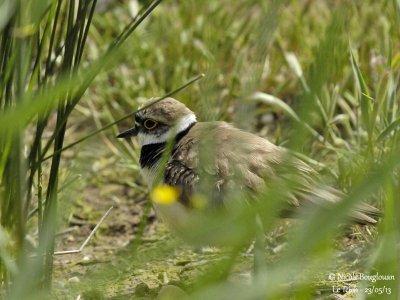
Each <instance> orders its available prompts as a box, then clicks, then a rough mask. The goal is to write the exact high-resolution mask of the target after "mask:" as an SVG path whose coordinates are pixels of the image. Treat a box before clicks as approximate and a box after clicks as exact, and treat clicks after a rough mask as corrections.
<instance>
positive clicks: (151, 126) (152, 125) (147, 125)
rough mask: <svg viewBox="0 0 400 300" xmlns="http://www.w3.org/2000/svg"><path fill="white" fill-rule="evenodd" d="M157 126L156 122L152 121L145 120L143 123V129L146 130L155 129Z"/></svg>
mask: <svg viewBox="0 0 400 300" xmlns="http://www.w3.org/2000/svg"><path fill="white" fill-rule="evenodd" d="M157 125H158V123H157V121H154V120H152V119H147V120H145V121H144V122H143V126H144V128H146V129H148V130H151V129H154V128H156V126H157Z"/></svg>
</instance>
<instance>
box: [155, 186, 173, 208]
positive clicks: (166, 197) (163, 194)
mask: <svg viewBox="0 0 400 300" xmlns="http://www.w3.org/2000/svg"><path fill="white" fill-rule="evenodd" d="M179 194H180V192H179V190H178V189H177V188H175V187H172V186H169V185H165V184H163V185H159V186H156V187H155V188H154V189H153V190H152V191H151V193H150V198H151V200H152V201H153V202H154V203H157V204H162V205H171V204H173V203H174V202H176V201H178V199H179Z"/></svg>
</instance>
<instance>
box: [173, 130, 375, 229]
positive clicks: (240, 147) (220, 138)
mask: <svg viewBox="0 0 400 300" xmlns="http://www.w3.org/2000/svg"><path fill="white" fill-rule="evenodd" d="M244 157H245V158H246V159H243V158H244ZM203 175H206V176H204V177H203ZM276 175H279V176H280V177H282V178H284V179H285V180H290V181H291V182H293V183H294V186H295V188H294V189H293V192H292V194H290V195H288V202H289V204H290V206H292V207H293V208H295V207H298V206H300V205H301V204H302V203H304V202H309V203H313V204H316V205H325V204H328V203H335V202H337V201H340V200H341V199H342V198H343V196H344V194H343V193H342V192H340V191H338V190H336V189H334V188H331V187H327V186H321V185H320V184H318V183H317V182H316V181H315V180H314V178H315V177H316V172H315V171H314V169H312V168H311V167H310V166H308V165H307V164H306V163H304V162H303V161H301V160H299V159H296V158H293V157H291V156H289V155H288V153H287V151H285V150H284V149H283V148H281V147H278V146H276V145H274V144H272V143H271V142H269V141H268V140H266V139H264V138H261V137H258V136H256V135H253V134H251V133H248V132H244V131H242V130H240V129H237V128H235V127H233V126H231V125H230V124H228V123H225V122H204V123H201V122H199V123H197V124H196V125H195V126H193V128H192V129H191V130H190V131H189V133H188V134H187V135H186V136H184V137H183V138H182V139H181V140H180V141H179V143H178V144H177V145H176V148H175V151H174V154H173V156H172V159H171V160H170V162H169V163H168V165H167V169H166V173H165V182H166V183H167V184H171V185H175V186H180V187H181V188H184V190H183V195H184V199H182V200H183V202H186V201H187V199H188V197H190V195H191V194H192V193H193V192H195V191H196V189H197V188H199V187H198V184H199V177H200V178H202V179H203V178H205V177H210V178H211V181H212V183H213V184H215V185H214V187H213V188H214V189H215V192H216V193H219V194H221V193H220V192H224V191H225V190H226V189H227V188H228V187H229V186H231V185H234V186H235V188H236V189H237V187H240V188H241V189H242V190H251V191H260V190H261V189H262V188H263V187H264V185H265V182H266V181H268V178H271V177H272V176H276ZM207 187H209V185H208V186H207ZM378 214H379V211H378V210H377V209H376V208H374V207H372V206H369V205H367V204H360V205H358V206H357V208H356V209H355V210H354V211H353V212H352V217H353V219H354V220H355V221H356V222H358V223H375V222H376V221H375V220H374V219H373V218H371V217H370V216H377V215H378Z"/></svg>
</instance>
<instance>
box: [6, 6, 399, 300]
mask: <svg viewBox="0 0 400 300" xmlns="http://www.w3.org/2000/svg"><path fill="white" fill-rule="evenodd" d="M97 2H98V1H96V0H91V1H86V0H85V1H84V0H77V1H65V0H48V1H42V0H40V1H36V0H29V1H28V0H27V1H12V0H3V1H0V70H1V71H0V201H1V207H0V276H1V282H2V288H1V291H0V297H3V298H6V299H18V300H19V299H43V297H46V296H48V297H49V299H54V298H55V297H56V298H57V299H77V297H78V296H81V297H83V298H84V299H102V298H104V299H136V298H138V297H144V298H146V297H147V298H150V299H151V298H155V297H156V296H157V293H158V292H159V290H160V288H161V286H163V285H166V284H173V285H176V286H180V287H183V288H184V290H186V292H187V293H189V294H190V299H192V298H193V299H286V298H288V299H292V298H293V299H294V298H296V299H297V298H299V299H309V298H318V297H319V298H326V297H328V296H329V297H332V299H334V297H335V296H337V293H338V292H335V291H334V290H333V287H334V286H335V287H339V288H342V293H344V291H343V289H346V288H349V287H350V288H352V289H353V291H352V292H348V293H344V294H345V297H346V298H350V299H351V298H352V297H355V292H354V290H355V289H358V291H364V292H365V294H367V296H368V297H370V298H371V299H375V298H376V297H378V296H379V295H378V292H379V291H382V295H380V296H381V297H383V296H385V297H387V298H393V299H397V298H398V297H399V293H400V291H399V282H400V274H399V261H400V257H399V251H398V244H399V238H400V236H399V232H400V231H399V229H400V222H399V220H398V218H397V212H398V211H400V204H399V201H398V200H399V199H398V198H399V197H398V194H397V192H398V191H399V188H400V187H399V167H398V162H400V148H399V142H400V140H399V133H398V131H399V128H400V114H399V105H400V102H399V97H398V93H399V80H400V51H399V49H400V31H399V30H398V28H399V25H400V2H399V1H396V0H393V1H390V0H386V1H372V0H368V1H310V0H302V1H278V0H275V1H274V0H271V1H256V0H237V1H228V0H218V1H217V0H212V1H196V0H185V1H172V0H164V1H139V2H138V4H139V15H138V16H136V13H137V12H135V11H134V9H133V8H134V6H135V5H134V4H135V3H137V2H136V1H133V0H132V1H111V2H110V4H109V6H108V7H107V8H106V9H102V8H101V7H100V6H99V4H103V2H101V3H100V1H99V3H97ZM96 5H98V10H96ZM129 5H130V7H131V9H130V10H129V9H128V7H129ZM132 14H134V15H132ZM202 73H204V74H205V77H204V78H203V79H201V80H199V81H197V82H195V83H192V84H190V85H188V86H185V88H184V89H183V90H182V91H180V92H179V94H176V96H175V97H176V98H177V99H180V100H181V101H182V102H184V103H186V104H187V105H188V106H189V107H190V108H192V109H193V110H194V111H196V112H197V114H198V116H199V118H200V119H201V120H213V119H223V120H226V121H229V122H233V123H235V124H236V125H237V126H238V127H240V128H243V129H246V130H249V131H252V132H256V133H258V134H259V135H262V136H266V137H268V138H269V139H270V140H271V141H273V142H275V143H277V144H279V145H282V146H285V147H287V148H289V149H291V150H292V151H293V152H296V153H297V155H299V156H301V157H302V158H304V159H305V160H307V161H308V162H309V163H310V164H311V165H313V167H315V168H316V169H318V170H319V171H320V172H321V174H322V177H323V178H321V180H322V181H324V182H327V183H329V184H331V185H333V186H337V187H339V188H340V189H342V190H343V191H345V192H346V193H347V194H348V196H347V197H346V199H345V201H343V202H342V203H340V204H339V205H338V206H337V207H335V209H334V210H333V211H332V210H330V211H326V210H323V209H320V210H316V211H312V212H309V214H308V215H307V218H305V220H299V221H297V220H296V221H295V220H290V221H282V220H279V219H277V218H276V217H275V215H276V214H277V210H278V209H279V206H280V203H281V202H280V201H278V200H277V199H280V198H282V197H283V192H282V190H281V187H282V186H283V187H284V188H290V187H288V186H287V183H285V182H280V181H279V180H278V179H277V180H276V182H275V181H274V182H272V183H271V184H270V185H269V188H268V189H267V190H266V191H265V193H263V195H260V197H264V198H266V199H273V200H275V201H262V202H260V204H259V205H255V206H254V207H251V208H245V209H243V207H240V208H235V209H234V211H233V212H232V213H231V214H230V215H229V216H226V217H224V218H215V216H214V218H213V215H211V216H210V215H208V216H199V218H198V219H196V218H195V221H194V222H193V226H192V227H190V230H189V229H188V230H186V231H185V230H184V231H183V232H182V235H183V237H184V239H183V240H177V239H176V238H174V237H171V236H170V235H169V233H168V231H165V229H164V228H163V226H162V225H161V224H160V223H158V222H157V221H154V220H153V219H154V218H153V214H152V212H151V206H150V204H149V202H148V201H147V200H148V195H147V190H146V187H145V186H144V185H143V182H142V181H141V178H140V174H139V170H138V152H137V149H138V148H137V145H136V142H135V141H133V144H132V143H127V142H126V141H120V140H116V139H115V135H116V132H117V131H118V128H117V126H112V125H111V124H113V123H115V122H117V121H121V125H120V128H126V127H128V126H131V125H132V119H131V118H129V117H128V118H126V116H127V115H128V114H129V115H130V116H131V115H132V113H133V112H134V110H136V109H137V108H138V106H139V105H140V104H142V103H143V102H144V100H146V99H147V98H150V97H154V96H165V95H167V94H169V93H171V92H174V91H176V89H179V88H180V87H182V86H184V85H185V84H186V83H188V82H189V81H190V80H191V79H193V78H196V76H198V75H199V74H202ZM272 95H273V96H272ZM123 119H125V120H123ZM271 120H272V122H271ZM359 201H367V202H370V203H372V204H374V205H375V206H377V207H379V208H381V209H382V210H383V211H384V217H383V218H382V220H381V222H380V223H379V225H378V226H377V227H366V228H364V227H359V226H352V227H351V228H350V227H346V229H345V230H339V229H343V228H342V227H339V224H343V223H344V222H345V220H346V214H347V212H348V210H349V209H350V208H351V206H352V205H353V204H355V203H357V202H359ZM111 205H114V207H115V208H114V211H113V212H112V213H111V215H110V216H109V217H108V219H107V220H106V222H105V224H104V226H102V227H100V229H99V231H98V232H97V233H96V236H95V237H94V239H93V240H92V241H91V242H90V244H89V245H88V246H87V249H85V251H83V253H80V254H74V255H69V256H62V257H59V256H53V255H52V254H53V253H54V251H55V250H60V249H61V250H66V248H68V249H71V248H75V249H76V248H79V246H80V244H81V241H83V240H84V239H85V238H86V237H87V236H88V234H89V232H90V230H91V229H93V227H94V225H96V224H97V222H98V220H99V219H100V218H101V216H102V215H103V214H104V213H105V212H106V211H107V209H108V208H109V207H110V206H111ZM256 212H257V213H259V214H260V217H261V219H262V220H263V221H264V227H265V229H266V235H267V249H265V251H264V252H265V253H264V254H265V263H260V265H259V266H258V267H259V268H258V272H257V273H256V275H255V276H254V277H251V278H248V277H246V274H248V273H251V263H252V258H250V257H248V256H246V255H244V252H245V248H246V247H248V245H249V244H250V242H251V240H252V239H253V238H254V233H255V230H257V229H256V228H255V227H254V224H253V222H251V221H249V220H251V219H252V217H254V215H255V213H256ZM216 219H217V220H216ZM197 222H198V223H197ZM199 224H200V225H199ZM204 224H206V226H205V225H204ZM73 225H76V226H78V227H77V229H74V227H73ZM69 229H73V231H71V232H69V231H67V230H69ZM343 231H345V232H343ZM210 233H212V234H210ZM210 235H211V239H215V240H220V239H221V238H222V237H223V238H225V239H226V240H228V241H229V244H230V247H227V248H222V249H220V250H219V251H211V252H210V253H197V252H196V251H193V248H191V246H189V245H187V244H186V243H185V242H184V240H186V241H190V242H191V243H192V244H193V243H194V244H197V245H199V244H200V245H202V244H204V243H207V240H208V239H210ZM128 241H130V243H128ZM189 244H190V243H189ZM107 247H109V248H107ZM66 257H68V258H66ZM352 272H356V273H357V274H358V273H360V272H361V273H363V274H376V273H379V274H382V275H393V276H394V280H377V281H376V282H372V281H368V280H351V281H345V280H342V279H340V280H339V281H334V280H332V277H329V274H334V276H336V278H337V277H338V274H347V273H352ZM372 288H375V290H372ZM379 289H381V290H379ZM389 289H390V294H389V292H388V291H389ZM368 294H369V295H368Z"/></svg>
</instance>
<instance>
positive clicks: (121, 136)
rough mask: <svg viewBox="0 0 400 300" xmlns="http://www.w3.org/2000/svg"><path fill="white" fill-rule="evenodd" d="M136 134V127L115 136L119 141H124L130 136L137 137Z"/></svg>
mask: <svg viewBox="0 0 400 300" xmlns="http://www.w3.org/2000/svg"><path fill="white" fill-rule="evenodd" d="M137 134H138V130H137V129H136V127H132V128H130V129H128V130H125V131H122V132H121V133H119V134H118V135H117V138H119V139H126V138H129V137H132V136H137Z"/></svg>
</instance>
